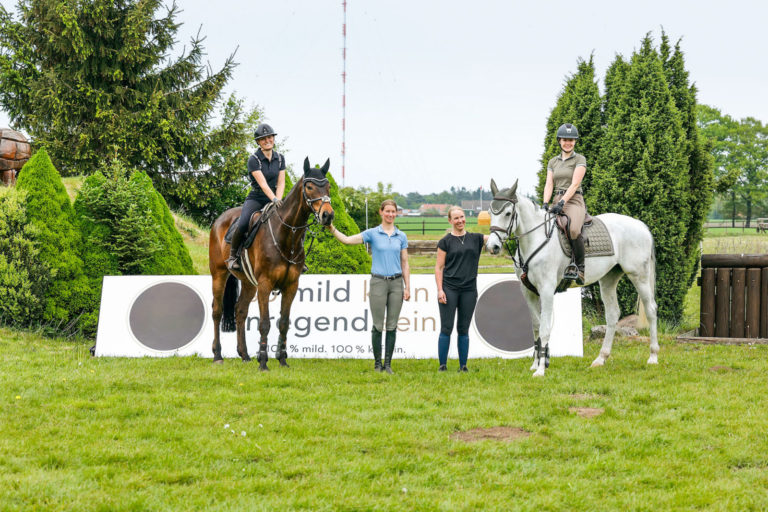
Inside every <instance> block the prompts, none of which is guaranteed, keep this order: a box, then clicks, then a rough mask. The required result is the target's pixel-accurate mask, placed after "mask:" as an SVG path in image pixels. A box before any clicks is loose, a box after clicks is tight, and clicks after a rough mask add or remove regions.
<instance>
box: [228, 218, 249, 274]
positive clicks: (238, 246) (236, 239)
mask: <svg viewBox="0 0 768 512" xmlns="http://www.w3.org/2000/svg"><path fill="white" fill-rule="evenodd" d="M243 238H245V233H241V232H240V230H239V229H237V228H236V229H235V232H234V233H232V244H231V245H230V247H229V258H227V268H228V269H229V270H242V269H243V267H242V266H240V251H241V250H242V246H243Z"/></svg>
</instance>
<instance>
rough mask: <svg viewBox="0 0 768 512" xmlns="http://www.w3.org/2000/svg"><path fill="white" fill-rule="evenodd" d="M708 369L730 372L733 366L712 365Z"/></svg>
mask: <svg viewBox="0 0 768 512" xmlns="http://www.w3.org/2000/svg"><path fill="white" fill-rule="evenodd" d="M710 371H713V372H732V371H733V368H731V367H730V366H713V367H712V368H710Z"/></svg>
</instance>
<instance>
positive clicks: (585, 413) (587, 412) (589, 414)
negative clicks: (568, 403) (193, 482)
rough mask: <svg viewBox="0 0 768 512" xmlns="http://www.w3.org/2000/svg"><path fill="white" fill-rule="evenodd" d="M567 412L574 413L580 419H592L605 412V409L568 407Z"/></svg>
mask: <svg viewBox="0 0 768 512" xmlns="http://www.w3.org/2000/svg"><path fill="white" fill-rule="evenodd" d="M568 410H569V411H571V412H573V413H576V414H577V415H579V416H581V417H582V418H594V417H595V416H600V415H601V414H603V413H604V412H605V409H601V408H600V407H569V408H568Z"/></svg>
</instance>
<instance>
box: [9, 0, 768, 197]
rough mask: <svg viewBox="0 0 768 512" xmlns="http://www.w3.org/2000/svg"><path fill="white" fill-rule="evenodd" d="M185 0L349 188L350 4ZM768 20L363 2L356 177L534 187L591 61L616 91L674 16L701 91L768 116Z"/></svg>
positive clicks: (293, 137)
mask: <svg viewBox="0 0 768 512" xmlns="http://www.w3.org/2000/svg"><path fill="white" fill-rule="evenodd" d="M2 3H3V4H4V5H6V6H7V5H9V4H11V3H10V2H8V1H3V2H2ZM178 5H179V6H180V7H181V8H182V9H183V12H182V13H181V15H180V21H182V22H183V23H184V25H183V26H182V29H181V31H180V33H179V41H180V43H179V44H180V45H182V44H188V41H189V38H190V37H191V36H192V35H194V34H195V33H196V32H197V31H198V30H200V31H201V33H202V34H203V35H204V36H206V41H205V47H206V49H207V51H208V60H209V62H210V64H211V66H212V67H213V68H215V69H218V68H219V67H220V66H221V64H222V63H223V62H224V60H225V59H226V57H227V55H229V54H230V53H231V52H233V51H234V50H235V49H236V48H237V54H236V60H237V62H239V63H240V65H239V67H237V68H236V70H235V73H234V77H233V80H232V81H231V83H230V86H229V88H228V91H229V92H236V93H237V94H238V95H239V96H241V97H244V98H246V99H247V102H248V103H249V104H252V105H259V106H260V107H261V108H262V109H263V110H264V113H265V115H266V117H267V120H268V122H269V123H270V124H271V125H272V126H273V127H274V128H275V130H276V131H277V132H278V140H280V141H282V143H283V147H284V148H285V149H286V150H287V153H286V156H287V160H288V163H292V164H294V167H295V168H296V169H300V168H301V167H300V166H301V162H302V161H303V159H304V157H305V156H309V158H310V161H311V162H312V163H315V162H317V163H322V162H323V161H325V159H326V158H330V159H331V171H332V172H333V174H334V176H335V177H336V179H337V181H339V182H340V184H341V182H342V176H341V142H342V134H341V118H342V103H341V94H342V81H341V72H342V50H341V49H342V22H343V9H342V3H341V0H332V1H331V0H278V1H271V2H264V1H261V0H248V1H245V0H230V1H227V0H221V1H219V2H212V1H210V0H206V1H203V0H178ZM766 20H768V2H765V1H757V0H754V1H739V0H735V1H730V2H706V1H704V2H702V1H692V0H673V1H670V0H665V1H657V0H647V1H645V2H619V1H615V0H614V1H589V0H586V1H582V2H565V1H560V0H547V1H542V2H519V1H513V0H496V1H487V0H475V1H473V2H468V1H466V0H464V1H456V0H443V1H441V2H436V1H420V0H410V1H404V0H387V1H375V0H367V1H362V0H349V1H348V4H347V46H348V50H347V73H348V79H347V137H346V147H347V158H346V176H345V179H344V183H345V184H346V185H348V186H355V187H358V186H375V185H376V183H377V182H380V181H381V182H384V183H391V184H392V185H393V187H394V190H396V191H398V192H401V193H404V194H405V193H407V192H411V191H418V192H420V193H429V192H438V191H441V190H445V189H448V188H450V187H451V186H455V187H462V186H464V187H467V188H470V189H473V188H477V187H479V186H483V187H485V188H488V186H489V181H490V179H491V178H492V177H493V178H495V179H496V182H497V183H498V184H499V185H500V186H507V185H510V184H511V183H512V182H513V181H514V180H515V179H516V178H519V179H520V187H521V189H522V190H523V191H524V192H532V191H533V189H534V187H535V183H536V180H535V175H536V172H537V171H538V169H539V158H540V157H541V153H542V150H543V140H544V136H545V134H544V129H545V124H546V119H547V116H548V115H549V112H550V110H551V109H552V107H553V106H554V104H555V100H556V99H557V95H558V93H559V92H560V91H561V89H562V86H563V83H564V80H565V78H566V77H567V76H568V75H569V74H571V73H573V72H574V71H575V69H576V62H577V59H578V58H579V57H581V58H584V59H588V58H589V55H590V54H593V55H594V59H595V63H596V66H597V73H598V77H599V78H600V86H601V89H602V85H603V84H602V78H603V76H604V74H605V70H606V68H607V67H608V66H609V65H610V63H611V62H612V61H613V59H614V58H615V56H616V54H621V55H623V56H625V57H628V56H630V55H631V53H632V51H633V50H634V49H636V48H637V47H638V46H639V44H640V41H641V39H642V38H643V36H644V35H645V34H646V33H648V32H651V33H652V36H653V37H654V39H655V40H656V41H657V42H658V40H659V37H660V34H661V28H662V27H663V28H664V30H665V31H666V33H667V35H668V36H669V37H670V39H671V40H672V42H673V43H674V42H675V41H677V40H678V39H680V38H682V49H683V51H684V53H685V58H686V67H687V69H688V71H689V72H690V76H691V79H692V80H693V81H694V82H695V83H696V85H697V87H698V89H699V93H698V99H699V102H700V103H706V104H708V105H712V106H715V107H717V108H719V109H721V110H722V111H723V112H725V113H728V114H730V115H732V116H734V117H737V118H741V117H746V116H753V117H756V118H758V119H760V120H762V121H763V122H766V121H768V100H767V99H766V89H767V88H766V83H768V71H767V70H766V66H765V57H764V55H765V46H766V45H765V36H764V33H765V27H764V24H765V21H766ZM0 122H2V123H3V124H7V117H6V116H4V115H3V116H2V117H0ZM577 150H578V147H577ZM586 157H587V161H588V162H589V161H590V159H591V158H593V156H592V155H586Z"/></svg>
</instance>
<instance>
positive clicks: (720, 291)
mask: <svg viewBox="0 0 768 512" xmlns="http://www.w3.org/2000/svg"><path fill="white" fill-rule="evenodd" d="M730 292H731V269H729V268H718V269H717V287H716V295H715V337H717V338H727V337H728V333H729V331H730V326H729V325H728V324H729V322H728V319H729V317H730V316H731V293H730Z"/></svg>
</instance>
